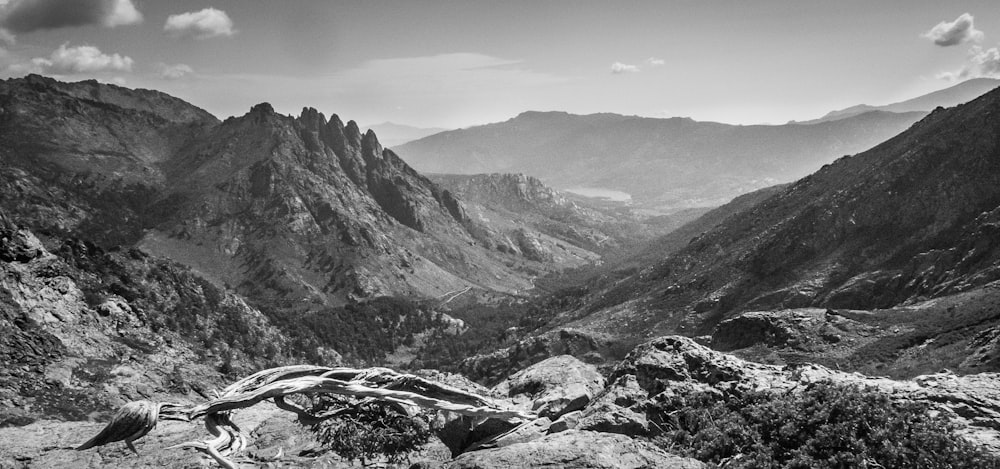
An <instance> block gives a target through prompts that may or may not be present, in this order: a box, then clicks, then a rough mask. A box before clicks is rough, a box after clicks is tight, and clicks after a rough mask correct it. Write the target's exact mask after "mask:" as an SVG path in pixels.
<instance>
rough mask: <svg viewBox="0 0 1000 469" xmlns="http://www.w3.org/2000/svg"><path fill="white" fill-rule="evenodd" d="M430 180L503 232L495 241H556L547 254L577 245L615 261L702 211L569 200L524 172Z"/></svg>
mask: <svg viewBox="0 0 1000 469" xmlns="http://www.w3.org/2000/svg"><path fill="white" fill-rule="evenodd" d="M428 177H429V178H430V179H431V180H433V181H434V182H435V183H437V184H439V185H440V186H441V187H445V188H448V190H450V191H451V192H452V193H454V194H455V195H456V196H457V197H459V198H460V199H461V200H462V201H463V202H464V204H465V208H466V212H467V213H468V215H469V217H470V218H471V219H473V220H479V221H480V222H481V223H480V224H481V225H484V226H486V225H489V227H490V228H491V229H499V230H500V231H501V232H503V233H506V235H502V234H500V233H497V235H496V236H493V237H494V238H500V237H502V236H507V237H508V238H510V239H518V238H521V237H522V236H521V235H520V234H519V233H521V232H525V230H528V231H531V232H534V233H538V234H539V235H540V236H538V237H539V239H545V238H551V239H552V240H554V241H555V246H554V249H549V250H548V251H549V252H555V253H558V252H560V251H567V250H570V247H571V246H575V247H577V248H581V249H585V250H587V251H590V252H593V253H596V254H602V255H607V254H611V253H614V255H613V256H611V257H614V256H616V255H619V254H620V253H622V252H629V251H630V250H631V249H634V248H635V247H636V246H639V245H642V244H644V243H645V242H646V241H648V240H649V239H651V238H653V237H654V236H658V235H661V234H663V233H667V232H670V231H671V230H674V229H676V228H677V227H679V226H681V225H683V224H684V223H687V222H688V221H691V220H693V219H694V218H697V217H698V216H699V215H700V214H702V213H704V212H705V210H706V209H690V210H683V211H679V212H677V213H674V214H671V215H665V216H659V217H648V216H642V215H639V214H637V213H635V211H634V210H632V209H631V207H629V206H627V205H624V204H618V205H617V206H614V205H613V204H612V205H611V206H600V205H599V204H589V203H588V202H589V201H590V199H587V198H583V197H572V196H567V195H566V194H564V193H561V192H559V191H555V190H553V189H551V188H549V187H547V186H545V185H544V184H542V182H541V181H539V180H538V179H536V178H533V177H531V176H525V175H523V174H498V173H493V174H476V175H468V176H467V175H456V174H430V175H428ZM607 260H608V259H605V261H607Z"/></svg>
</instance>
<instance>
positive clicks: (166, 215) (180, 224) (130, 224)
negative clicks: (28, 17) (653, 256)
mask: <svg viewBox="0 0 1000 469" xmlns="http://www.w3.org/2000/svg"><path fill="white" fill-rule="evenodd" d="M0 105H2V109H3V114H0V129H2V131H0V133H2V135H0V142H2V143H3V150H0V151H2V160H0V164H2V165H3V166H4V171H3V176H0V184H2V185H0V189H2V190H4V194H5V197H4V203H3V204H2V205H3V208H4V209H6V210H8V212H9V214H10V215H11V216H12V217H14V218H15V219H17V220H18V221H19V222H21V223H25V224H26V226H29V227H31V228H32V229H39V230H42V231H43V232H51V233H64V234H65V233H72V234H74V235H80V236H83V237H85V238H87V239H91V240H93V241H95V242H97V243H99V244H101V245H104V246H113V245H133V244H135V245H139V246H141V247H142V249H144V250H145V251H146V252H148V253H150V254H154V255H159V256H164V257H169V258H172V259H175V260H177V261H180V262H182V263H185V264H186V265H189V266H191V267H192V268H194V269H195V270H196V271H198V272H200V273H201V274H202V275H205V276H207V277H208V278H209V279H211V280H212V281H214V282H216V283H217V284H218V285H229V286H230V287H231V288H233V289H234V290H235V291H237V292H240V293H242V294H245V295H247V296H248V297H252V298H256V299H258V300H261V301H265V300H266V302H267V303H268V304H272V305H275V306H282V307H284V306H289V305H291V304H300V303H301V302H302V301H307V302H318V303H319V304H331V305H338V304H344V302H345V301H347V300H348V299H352V298H353V299H360V298H371V297H375V296H385V295H409V296H414V297H417V298H420V297H430V296H438V295H441V294H444V293H447V292H449V291H453V290H460V289H464V288H466V287H474V288H479V289H486V290H495V291H508V292H509V291H516V290H525V289H529V288H531V282H532V278H533V277H534V276H536V275H538V273H539V272H542V273H544V272H550V271H552V270H553V269H552V268H551V267H554V268H555V269H556V270H558V269H561V268H564V267H574V266H578V265H580V264H581V263H583V262H586V260H585V259H582V258H573V259H568V258H567V259H566V262H567V263H566V264H560V263H559V262H558V261H555V262H554V261H552V260H548V259H546V260H543V261H539V260H534V259H529V258H526V257H524V256H522V255H521V253H520V252H502V251H497V250H496V249H493V248H492V247H495V245H493V246H490V247H487V246H486V245H489V244H490V243H489V242H488V241H489V240H487V239H477V238H476V236H480V238H482V236H481V233H483V232H484V231H485V230H483V229H482V228H481V227H479V226H478V225H477V224H476V222H473V221H471V220H469V219H468V217H467V216H466V214H465V213H464V209H463V207H462V204H461V202H460V201H458V200H457V199H455V198H454V197H453V196H452V194H451V193H450V192H449V191H447V190H444V189H441V188H440V187H438V186H437V185H435V184H433V183H432V182H431V181H429V180H428V179H426V178H425V177H423V176H421V175H420V174H418V173H417V172H416V171H414V170H413V169H412V168H410V167H409V166H408V165H407V164H406V163H405V162H403V161H402V160H401V159H400V158H399V157H398V156H397V155H396V154H395V153H393V152H392V151H391V150H387V149H384V148H383V147H382V145H381V143H380V142H379V140H378V138H377V137H376V135H375V133H374V132H372V131H368V132H367V133H365V134H362V133H361V131H360V129H359V128H358V126H357V125H356V124H355V123H353V122H348V123H347V124H344V123H343V122H342V121H341V120H340V119H339V117H337V116H336V115H333V116H331V118H330V120H329V121H327V119H326V118H325V116H324V115H323V114H321V113H319V112H317V111H316V110H314V109H311V108H310V109H303V111H302V113H301V115H299V116H298V117H291V116H283V115H279V114H277V113H275V112H274V111H273V109H272V108H271V107H270V105H268V104H266V103H265V104H261V105H258V106H255V107H254V108H253V109H251V111H250V112H249V113H247V114H246V115H244V116H241V117H233V118H230V119H227V120H226V121H225V122H219V121H218V120H216V119H215V118H214V117H212V116H211V115H209V114H208V113H206V112H204V111H202V110H201V109H198V108H196V107H195V106H192V105H190V104H187V103H184V102H183V101H180V100H178V99H176V98H172V97H169V96H167V95H164V94H162V93H158V92H153V91H146V90H128V89H125V88H121V87H116V86H113V85H102V84H98V83H96V82H93V81H91V82H81V83H76V84H67V83H60V82H57V81H55V80H51V79H47V78H42V77H39V76H29V77H27V78H24V79H16V80H7V81H5V82H4V83H3V84H2V87H0Z"/></svg>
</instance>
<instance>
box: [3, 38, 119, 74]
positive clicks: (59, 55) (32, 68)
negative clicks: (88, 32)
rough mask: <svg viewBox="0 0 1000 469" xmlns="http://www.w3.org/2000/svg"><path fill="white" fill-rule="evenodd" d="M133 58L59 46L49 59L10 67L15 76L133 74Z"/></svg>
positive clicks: (97, 50) (78, 47) (41, 58)
mask: <svg viewBox="0 0 1000 469" xmlns="http://www.w3.org/2000/svg"><path fill="white" fill-rule="evenodd" d="M133 63H134V61H133V60H132V58H131V57H127V56H122V55H118V54H105V53H103V52H101V50H100V49H98V48H96V47H94V46H74V47H67V44H63V45H61V46H59V48H58V49H56V50H55V51H53V52H52V55H50V56H49V57H47V58H45V57H35V58H33V59H31V60H29V61H27V62H20V63H16V64H13V65H11V66H10V67H8V71H9V72H12V73H14V74H24V73H45V74H53V75H78V74H90V73H100V72H131V71H132V64H133Z"/></svg>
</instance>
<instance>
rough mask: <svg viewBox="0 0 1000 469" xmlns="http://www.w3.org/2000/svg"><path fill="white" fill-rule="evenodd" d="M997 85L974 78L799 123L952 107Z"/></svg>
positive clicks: (990, 79) (988, 80)
mask: <svg viewBox="0 0 1000 469" xmlns="http://www.w3.org/2000/svg"><path fill="white" fill-rule="evenodd" d="M997 86H1000V80H996V79H993V78H974V79H972V80H966V81H963V82H961V83H959V84H957V85H955V86H952V87H949V88H945V89H943V90H938V91H935V92H933V93H928V94H925V95H923V96H917V97H916V98H912V99H908V100H906V101H900V102H898V103H892V104H886V105H884V106H870V105H867V104H859V105H857V106H851V107H849V108H846V109H841V110H838V111H830V112H828V113H827V114H826V115H825V116H823V117H820V118H819V119H814V120H810V121H804V122H799V124H817V123H820V122H829V121H833V120H838V119H845V118H848V117H851V116H856V115H858V114H863V113H866V112H871V111H886V112H915V111H925V112H926V111H930V110H931V109H935V108H937V107H951V106H957V105H959V104H962V103H967V102H969V101H972V100H973V99H975V98H977V97H979V96H982V95H983V93H986V92H988V91H990V90H993V89H994V88H996V87H997Z"/></svg>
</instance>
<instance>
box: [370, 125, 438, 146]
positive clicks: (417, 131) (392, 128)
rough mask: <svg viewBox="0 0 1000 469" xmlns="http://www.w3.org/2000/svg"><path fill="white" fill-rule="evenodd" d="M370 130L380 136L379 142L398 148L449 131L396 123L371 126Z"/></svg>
mask: <svg viewBox="0 0 1000 469" xmlns="http://www.w3.org/2000/svg"><path fill="white" fill-rule="evenodd" d="M368 129H369V130H371V131H372V132H375V134H376V135H378V136H379V141H380V142H382V144H383V145H385V146H387V147H396V146H399V145H402V144H404V143H406V142H412V141H413V140H418V139H421V138H424V137H426V136H428V135H434V134H436V133H440V132H445V131H447V130H449V129H446V128H443V127H414V126H412V125H404V124H396V123H394V122H383V123H381V124H374V125H369V126H368Z"/></svg>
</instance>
